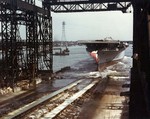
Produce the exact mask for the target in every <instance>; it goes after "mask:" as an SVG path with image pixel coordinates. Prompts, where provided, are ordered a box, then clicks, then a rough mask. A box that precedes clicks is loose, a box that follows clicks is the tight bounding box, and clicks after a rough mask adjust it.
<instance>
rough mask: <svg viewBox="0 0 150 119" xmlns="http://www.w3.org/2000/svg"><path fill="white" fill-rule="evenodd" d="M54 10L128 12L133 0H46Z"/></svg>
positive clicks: (44, 2) (46, 3)
mask: <svg viewBox="0 0 150 119" xmlns="http://www.w3.org/2000/svg"><path fill="white" fill-rule="evenodd" d="M43 4H44V5H50V6H51V7H50V9H51V11H54V12H88V11H111V10H113V11H115V10H121V11H122V12H127V10H128V8H129V7H130V6H131V0H44V1H43Z"/></svg>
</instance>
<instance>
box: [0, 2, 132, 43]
mask: <svg viewBox="0 0 150 119" xmlns="http://www.w3.org/2000/svg"><path fill="white" fill-rule="evenodd" d="M36 5H37V6H39V7H41V6H42V4H41V1H40V0H38V1H36ZM51 15H52V23H53V24H52V27H53V40H54V41H58V40H59V41H60V40H62V22H63V21H64V22H65V24H66V25H65V36H66V40H67V41H78V40H99V39H104V38H106V37H112V38H113V39H114V40H120V41H129V40H132V39H133V13H122V12H121V11H107V12H104V11H103V12H78V13H54V12H51ZM0 27H1V26H0ZM20 32H21V34H23V35H22V36H23V39H24V37H25V36H24V35H25V33H24V32H25V28H23V30H21V31H20Z"/></svg>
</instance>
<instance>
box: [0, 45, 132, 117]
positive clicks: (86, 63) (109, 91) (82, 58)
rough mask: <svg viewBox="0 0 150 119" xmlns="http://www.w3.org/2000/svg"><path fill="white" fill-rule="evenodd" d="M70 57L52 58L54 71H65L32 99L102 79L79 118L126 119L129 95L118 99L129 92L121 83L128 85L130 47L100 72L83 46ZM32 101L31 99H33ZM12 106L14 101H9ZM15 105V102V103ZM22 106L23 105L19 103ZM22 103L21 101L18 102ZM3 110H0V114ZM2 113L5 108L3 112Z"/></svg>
mask: <svg viewBox="0 0 150 119" xmlns="http://www.w3.org/2000/svg"><path fill="white" fill-rule="evenodd" d="M69 50H70V55H69V56H56V57H54V72H56V71H58V70H60V69H61V68H63V67H68V68H66V70H62V71H61V72H59V73H57V74H56V77H55V79H54V80H51V81H50V82H47V81H43V82H42V83H40V84H38V86H37V88H36V90H35V92H36V94H35V97H34V99H36V98H38V97H39V95H41V94H42V95H43V94H45V93H49V92H52V91H55V90H57V89H60V88H62V87H64V86H66V85H68V84H70V83H71V82H74V81H76V80H79V79H86V80H87V82H88V80H89V79H93V78H101V79H103V80H106V81H104V82H105V83H104V84H98V85H97V86H96V87H95V89H94V90H93V92H92V93H93V94H92V95H93V97H94V98H91V99H89V100H88V102H86V103H85V104H83V106H82V109H81V112H80V114H79V116H78V118H79V119H127V118H128V101H129V100H128V96H120V94H122V93H121V92H125V91H128V90H129V88H126V87H123V84H128V83H129V82H130V75H129V74H130V68H131V67H132V59H131V54H132V46H129V48H128V49H127V50H126V56H125V57H124V59H122V60H121V61H118V62H110V63H108V64H104V65H103V66H102V67H103V70H102V71H101V72H99V71H97V64H96V63H95V61H94V60H93V59H92V58H91V57H90V56H89V55H88V53H87V52H86V50H85V47H83V46H74V47H70V48H69ZM20 93H24V91H22V92H21V91H20V92H18V93H17V94H15V95H14V94H10V95H9V96H5V95H3V98H1V99H0V101H1V102H0V103H2V102H3V101H5V100H6V99H9V98H12V97H15V96H16V95H18V94H20ZM34 99H33V100H34ZM11 101H12V102H11V103H14V99H13V100H11ZM15 103H16V102H15ZM22 103H24V102H22ZM19 104H21V102H20V103H19ZM1 110H2V109H0V111H1ZM3 110H4V109H3Z"/></svg>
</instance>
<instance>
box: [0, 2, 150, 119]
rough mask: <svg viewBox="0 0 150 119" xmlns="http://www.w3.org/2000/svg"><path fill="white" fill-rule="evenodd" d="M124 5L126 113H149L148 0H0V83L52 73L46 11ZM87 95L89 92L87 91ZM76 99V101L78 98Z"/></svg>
mask: <svg viewBox="0 0 150 119" xmlns="http://www.w3.org/2000/svg"><path fill="white" fill-rule="evenodd" d="M130 7H132V8H133V56H132V58H133V67H132V68H131V72H130V76H131V77H130V79H129V80H130V84H129V89H130V90H129V92H128V93H124V94H129V108H128V111H129V117H128V118H129V119H137V118H139V119H149V118H150V63H149V62H150V37H149V36H150V32H149V31H150V23H149V20H150V12H149V10H150V2H149V1H148V0H145V1H144V0H71V1H68V0H63V1H61V0H42V6H41V7H39V6H36V5H35V0H0V23H1V33H0V51H1V59H0V85H1V87H7V86H10V87H11V88H12V89H13V91H15V90H16V88H15V86H16V85H17V82H18V81H20V80H26V82H29V84H31V83H32V84H31V85H34V86H36V84H35V83H36V82H35V81H36V80H37V79H38V78H39V77H40V78H41V80H42V79H45V77H46V79H51V77H53V69H52V65H53V38H52V17H51V12H56V13H70V12H87V11H90V12H95V11H99V12H103V11H122V13H128V9H129V8H130ZM20 26H23V27H25V34H26V38H25V40H24V42H22V38H21V34H20ZM38 51H40V52H42V53H39V52H38ZM41 76H43V77H41ZM93 82H94V81H93ZM96 83H97V82H94V83H91V85H92V84H93V85H92V86H91V87H90V88H91V90H92V87H94V85H96ZM89 85H90V84H89ZM108 85H109V84H108ZM88 90H89V89H87V92H88ZM118 90H119V89H118ZM79 93H80V92H79ZM106 93H107V91H106ZM66 95H67V94H66ZM83 95H84V94H83ZM104 95H105V94H104ZM88 96H89V97H90V94H88ZM85 97H86V96H85ZM79 99H81V98H79ZM80 101H81V102H82V99H81V100H80ZM106 107H107V108H109V109H112V110H115V109H122V104H120V102H119V104H115V105H113V104H108V105H105V108H106ZM50 110H51V109H50Z"/></svg>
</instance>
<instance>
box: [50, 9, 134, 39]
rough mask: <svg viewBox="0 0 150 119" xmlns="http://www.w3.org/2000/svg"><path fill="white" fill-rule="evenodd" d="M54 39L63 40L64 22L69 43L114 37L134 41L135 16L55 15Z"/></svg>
mask: <svg viewBox="0 0 150 119" xmlns="http://www.w3.org/2000/svg"><path fill="white" fill-rule="evenodd" d="M52 19H53V39H54V40H61V37H62V22H63V21H65V23H66V25H65V35H66V40H67V41H77V40H97V39H103V38H105V37H112V38H113V39H115V40H125V41H126V40H132V37H133V14H132V13H122V12H121V11H117V12H116V11H111V12H110V11H109V12H80V13H53V12H52Z"/></svg>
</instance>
